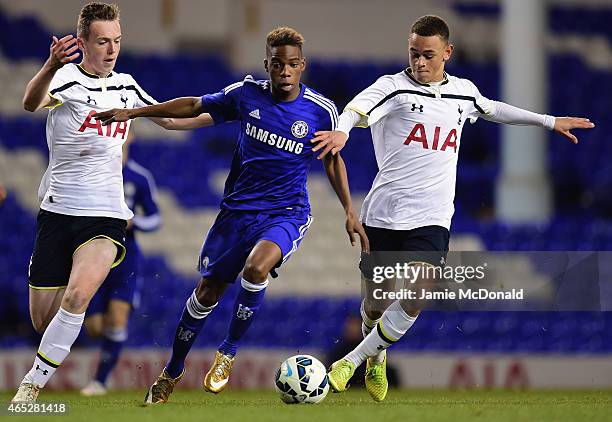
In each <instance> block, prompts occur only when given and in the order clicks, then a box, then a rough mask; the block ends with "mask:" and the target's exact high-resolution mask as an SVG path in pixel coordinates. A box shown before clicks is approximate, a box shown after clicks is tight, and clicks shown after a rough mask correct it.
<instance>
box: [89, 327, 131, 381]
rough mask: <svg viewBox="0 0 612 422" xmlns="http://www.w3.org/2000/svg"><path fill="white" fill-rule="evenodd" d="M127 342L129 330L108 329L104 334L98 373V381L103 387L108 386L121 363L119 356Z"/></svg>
mask: <svg viewBox="0 0 612 422" xmlns="http://www.w3.org/2000/svg"><path fill="white" fill-rule="evenodd" d="M125 340H127V330H126V329H125V328H120V329H112V328H110V329H108V330H106V331H105V332H104V340H102V350H101V353H100V362H99V363H98V369H97V371H96V377H95V379H96V381H98V382H99V383H100V384H102V385H106V380H107V378H108V376H109V374H110V373H111V371H112V370H113V368H114V367H115V365H117V362H118V361H119V355H120V354H121V349H122V348H123V343H124V342H125Z"/></svg>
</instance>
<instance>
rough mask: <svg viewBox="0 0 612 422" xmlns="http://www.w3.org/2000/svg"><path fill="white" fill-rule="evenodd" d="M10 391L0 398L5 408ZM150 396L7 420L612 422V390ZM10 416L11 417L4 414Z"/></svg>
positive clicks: (111, 398)
mask: <svg viewBox="0 0 612 422" xmlns="http://www.w3.org/2000/svg"><path fill="white" fill-rule="evenodd" d="M11 394H12V392H4V393H2V394H0V401H2V403H3V406H5V407H6V404H7V402H8V400H10V398H11ZM144 394H145V392H144V391H137V392H136V391H133V392H116V393H110V394H109V395H107V396H104V397H95V398H84V397H80V396H79V395H78V393H76V392H74V393H54V392H50V391H43V392H42V393H41V397H40V401H41V402H65V403H67V404H68V405H69V409H70V411H69V414H68V415H66V416H50V417H46V416H29V417H28V416H19V417H17V416H15V417H14V418H13V419H11V417H6V416H3V417H2V418H0V419H2V420H6V421H10V420H15V421H16V422H18V421H26V420H33V421H40V422H42V421H44V420H55V421H60V420H62V421H63V420H66V421H68V420H70V421H84V422H98V421H103V422H122V421H129V422H138V421H156V422H161V421H173V422H174V421H199V422H201V421H219V422H231V421H246V422H256V421H266V422H268V421H289V422H299V421H308V422H314V421H316V422H324V421H335V422H343V421H350V422H355V421H372V422H379V421H418V422H427V421H450V422H463V421H487V422H489V421H495V422H501V421H511V422H519V421H530V422H533V421H572V422H576V421H581V420H582V421H587V420H588V421H589V422H595V421H610V420H612V391H609V390H606V391H516V392H515V391H497V390H493V391H483V390H470V391H443V390H394V391H390V392H389V395H388V396H387V399H386V400H385V401H384V402H383V403H374V402H373V401H372V400H371V399H370V397H369V396H368V394H367V393H366V392H365V391H364V390H354V391H350V390H349V391H348V392H346V393H343V394H331V393H330V394H329V395H328V396H327V398H326V399H325V400H324V401H323V403H321V404H318V405H286V404H284V403H282V402H281V401H280V400H279V398H278V397H277V395H276V393H274V392H272V391H231V390H229V391H225V392H223V393H222V394H220V395H216V396H215V395H212V394H208V393H204V392H203V391H184V390H177V391H175V393H174V394H173V396H172V398H171V402H169V403H167V404H163V405H154V406H148V407H144V406H143V405H142V399H143V397H144ZM4 415H6V413H4Z"/></svg>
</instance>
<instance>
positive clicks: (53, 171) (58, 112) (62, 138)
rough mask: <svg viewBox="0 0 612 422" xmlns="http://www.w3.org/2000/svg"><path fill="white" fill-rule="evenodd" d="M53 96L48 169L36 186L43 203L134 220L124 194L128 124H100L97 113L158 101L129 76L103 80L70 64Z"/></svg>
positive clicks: (51, 208)
mask: <svg viewBox="0 0 612 422" xmlns="http://www.w3.org/2000/svg"><path fill="white" fill-rule="evenodd" d="M49 95H50V96H51V97H53V98H55V99H57V100H58V101H59V105H57V106H55V107H53V108H51V110H50V111H49V115H48V117H47V144H48V146H49V167H48V168H47V171H46V172H45V175H44V176H43V179H42V181H41V184H40V188H39V190H38V196H39V200H41V201H42V202H41V205H40V207H41V208H42V209H44V210H47V211H51V212H56V213H59V214H67V215H75V216H91V217H113V218H119V219H123V220H127V219H130V218H132V217H133V213H132V211H130V209H129V208H128V207H127V205H126V204H125V199H124V195H123V176H122V158H121V157H122V150H121V148H122V145H123V143H124V142H125V140H126V139H127V135H128V131H129V127H130V122H121V123H116V122H115V123H112V124H110V125H108V126H102V124H101V123H100V122H99V121H98V120H96V119H95V117H94V114H95V113H96V112H101V111H104V110H108V109H111V108H132V107H141V106H145V105H150V104H154V103H155V100H154V99H153V98H151V97H150V96H149V95H148V94H147V93H146V92H145V91H143V90H142V89H141V88H140V86H138V84H137V83H136V81H134V78H132V76H130V75H128V74H125V73H115V72H112V73H111V74H110V75H109V76H108V77H106V78H100V77H98V76H96V75H92V74H90V73H88V72H86V71H85V70H84V69H83V68H82V67H80V66H79V65H76V64H72V63H70V64H67V65H65V66H64V67H62V68H61V69H59V70H58V71H57V73H56V74H55V76H54V77H53V80H52V81H51V85H50V87H49Z"/></svg>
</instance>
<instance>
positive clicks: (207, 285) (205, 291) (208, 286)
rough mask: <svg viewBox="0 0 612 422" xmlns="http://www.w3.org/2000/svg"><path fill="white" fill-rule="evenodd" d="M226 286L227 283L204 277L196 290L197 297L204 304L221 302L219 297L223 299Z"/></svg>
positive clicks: (210, 304)
mask: <svg viewBox="0 0 612 422" xmlns="http://www.w3.org/2000/svg"><path fill="white" fill-rule="evenodd" d="M226 286H227V285H226V283H222V282H218V281H215V280H210V279H202V280H201V281H200V283H199V284H198V287H196V290H195V293H196V298H197V299H198V302H199V303H200V304H201V305H203V306H207V307H209V306H213V305H214V304H216V303H217V302H219V299H221V296H223V292H224V291H225V288H226Z"/></svg>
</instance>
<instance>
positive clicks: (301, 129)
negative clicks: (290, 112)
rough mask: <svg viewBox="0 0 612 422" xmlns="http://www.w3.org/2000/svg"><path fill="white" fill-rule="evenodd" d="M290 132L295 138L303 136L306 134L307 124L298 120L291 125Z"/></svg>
mask: <svg viewBox="0 0 612 422" xmlns="http://www.w3.org/2000/svg"><path fill="white" fill-rule="evenodd" d="M291 133H292V134H293V136H295V137H296V138H303V137H304V136H306V135H307V134H308V125H307V124H306V122H305V121H303V120H298V121H297V122H294V123H293V124H292V125H291Z"/></svg>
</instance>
